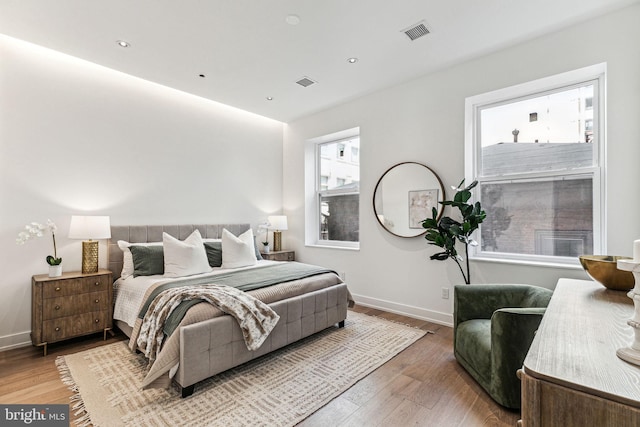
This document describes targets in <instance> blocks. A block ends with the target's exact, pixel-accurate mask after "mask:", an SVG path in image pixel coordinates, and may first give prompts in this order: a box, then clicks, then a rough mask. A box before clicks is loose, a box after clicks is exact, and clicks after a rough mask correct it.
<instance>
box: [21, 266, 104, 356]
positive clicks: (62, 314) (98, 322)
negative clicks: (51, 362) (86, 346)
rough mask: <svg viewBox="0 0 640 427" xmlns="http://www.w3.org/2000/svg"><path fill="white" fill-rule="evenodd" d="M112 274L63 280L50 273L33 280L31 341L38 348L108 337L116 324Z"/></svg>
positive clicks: (71, 276)
mask: <svg viewBox="0 0 640 427" xmlns="http://www.w3.org/2000/svg"><path fill="white" fill-rule="evenodd" d="M112 282H113V279H112V275H111V271H109V270H98V272H97V273H93V274H82V273H81V272H79V271H75V272H70V273H63V274H62V276H60V277H49V276H48V275H46V274H40V275H37V276H33V277H32V279H31V291H32V301H31V342H33V345H35V346H44V355H45V356H46V355H47V344H49V343H54V342H58V341H63V340H66V339H69V338H73V337H78V336H82V335H88V334H93V333H96V332H103V333H104V338H105V339H106V338H107V331H110V330H111V328H112V323H113V296H112V295H113V284H112Z"/></svg>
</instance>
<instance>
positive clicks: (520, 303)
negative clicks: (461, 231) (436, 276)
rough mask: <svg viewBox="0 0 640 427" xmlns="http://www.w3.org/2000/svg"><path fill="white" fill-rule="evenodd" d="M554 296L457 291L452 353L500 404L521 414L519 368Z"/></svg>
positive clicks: (536, 290)
mask: <svg viewBox="0 0 640 427" xmlns="http://www.w3.org/2000/svg"><path fill="white" fill-rule="evenodd" d="M552 295H553V292H552V291H550V290H548V289H545V288H540V287H536V286H530V285H458V286H456V287H455V290H454V325H453V333H454V336H453V350H454V354H455V357H456V359H457V360H458V362H459V363H460V364H461V365H462V366H463V367H464V368H465V369H466V370H467V371H468V372H469V374H471V376H472V377H473V378H474V379H475V380H476V381H477V382H478V383H479V384H480V385H481V386H482V387H483V388H484V389H485V390H486V391H487V393H489V395H490V396H491V397H492V398H493V399H494V400H495V401H496V402H498V403H499V404H501V405H503V406H505V407H507V408H513V409H516V408H520V380H519V379H518V377H517V376H516V372H517V370H518V369H520V368H522V363H523V362H524V358H525V356H526V355H527V351H529V347H530V346H531V342H532V341H533V336H534V334H535V331H536V330H537V329H538V325H540V321H541V320H542V316H543V314H544V312H545V310H546V307H547V305H548V304H549V300H550V299H551V296H552Z"/></svg>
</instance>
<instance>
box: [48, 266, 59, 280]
mask: <svg viewBox="0 0 640 427" xmlns="http://www.w3.org/2000/svg"><path fill="white" fill-rule="evenodd" d="M60 276H62V264H58V265H50V266H49V277H60Z"/></svg>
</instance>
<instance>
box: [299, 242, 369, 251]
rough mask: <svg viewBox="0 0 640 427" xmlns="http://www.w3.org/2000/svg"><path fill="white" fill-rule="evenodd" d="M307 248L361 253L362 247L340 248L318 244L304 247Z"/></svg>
mask: <svg viewBox="0 0 640 427" xmlns="http://www.w3.org/2000/svg"><path fill="white" fill-rule="evenodd" d="M304 246H305V247H306V248H321V249H339V250H345V251H355V252H357V251H359V250H360V246H339V245H317V244H312V243H311V244H306V245H304Z"/></svg>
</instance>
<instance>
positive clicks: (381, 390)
mask: <svg viewBox="0 0 640 427" xmlns="http://www.w3.org/2000/svg"><path fill="white" fill-rule="evenodd" d="M353 310H354V311H358V312H361V313H365V314H369V315H373V316H378V317H382V318H385V319H389V320H392V321H395V322H400V323H404V324H408V325H411V326H414V327H417V328H421V329H424V330H429V331H433V332H434V333H433V334H431V333H430V334H426V335H425V336H424V337H422V338H421V339H419V340H418V341H416V342H415V343H414V344H412V345H411V346H410V347H408V348H407V349H405V350H404V351H403V352H401V353H400V354H398V355H397V356H396V357H394V358H393V359H392V360H390V361H389V362H387V363H385V364H384V365H383V366H381V367H380V368H378V369H377V370H375V371H374V372H372V373H371V374H369V375H368V376H367V377H365V378H363V379H362V380H360V381H359V382H358V383H357V384H355V385H354V386H353V387H351V388H350V389H349V390H347V391H345V392H344V393H342V394H341V395H340V396H338V397H337V398H336V399H334V400H333V401H331V402H330V403H329V404H327V405H326V406H325V407H323V408H321V409H320V410H319V411H317V412H316V413H314V414H313V415H311V416H310V417H309V418H307V419H306V420H304V421H303V422H302V423H300V427H316V426H317V427H329V426H331V427H334V426H335V427H355V426H358V427H360V426H367V427H369V426H385V427H406V426H430V427H431V426H443V427H455V426H465V427H475V426H495V427H501V426H510V427H513V426H515V425H516V422H517V420H518V419H519V418H520V414H519V412H517V411H510V410H506V409H504V408H502V407H501V406H500V405H498V404H497V403H495V402H494V401H493V400H491V398H490V397H489V396H488V395H487V394H486V393H485V392H484V390H483V389H482V388H481V387H480V386H479V385H478V384H477V383H476V382H475V381H474V380H473V379H472V378H471V377H470V376H469V375H468V374H467V373H466V371H465V370H464V369H462V367H461V366H460V365H458V363H457V362H456V360H455V358H454V356H453V350H452V349H453V330H452V329H451V328H449V327H446V326H440V325H436V324H434V323H429V322H426V321H421V320H416V319H412V318H409V317H404V316H400V315H396V314H391V313H387V312H383V311H380V310H375V309H369V308H366V307H356V308H354V309H353ZM124 338H125V337H124V335H122V334H119V333H117V334H116V335H115V336H114V337H110V338H108V339H107V340H106V341H103V340H102V337H101V336H98V335H96V336H93V337H88V338H87V337H84V338H80V339H76V340H72V341H67V342H63V343H58V344H54V345H50V346H49V351H48V352H49V354H48V355H47V356H46V357H43V356H42V348H36V347H23V348H18V349H14V350H9V351H5V352H0V403H3V404H11V403H29V404H58V403H60V404H68V403H69V398H70V397H71V395H72V393H71V391H69V390H68V389H67V386H65V385H64V384H63V383H62V381H60V376H59V374H58V370H57V368H56V366H55V359H56V357H57V356H61V355H65V354H70V353H76V352H78V351H82V350H86V349H89V348H93V347H96V346H100V345H104V344H108V343H112V342H115V341H118V340H122V339H124ZM72 417H73V415H72Z"/></svg>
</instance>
